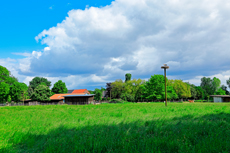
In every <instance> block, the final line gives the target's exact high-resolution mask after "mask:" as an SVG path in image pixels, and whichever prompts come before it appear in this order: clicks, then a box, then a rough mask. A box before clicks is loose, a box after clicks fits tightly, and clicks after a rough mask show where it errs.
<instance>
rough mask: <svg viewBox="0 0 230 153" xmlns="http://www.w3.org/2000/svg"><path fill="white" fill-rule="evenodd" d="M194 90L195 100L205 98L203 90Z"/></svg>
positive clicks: (198, 88)
mask: <svg viewBox="0 0 230 153" xmlns="http://www.w3.org/2000/svg"><path fill="white" fill-rule="evenodd" d="M195 89H196V93H197V99H204V97H205V94H204V90H203V89H202V88H201V87H200V86H198V87H195Z"/></svg>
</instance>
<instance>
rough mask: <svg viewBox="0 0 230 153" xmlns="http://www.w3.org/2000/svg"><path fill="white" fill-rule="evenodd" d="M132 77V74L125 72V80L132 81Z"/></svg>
mask: <svg viewBox="0 0 230 153" xmlns="http://www.w3.org/2000/svg"><path fill="white" fill-rule="evenodd" d="M131 77H132V74H130V73H126V74H125V82H127V81H130V80H131Z"/></svg>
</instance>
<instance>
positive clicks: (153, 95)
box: [143, 75, 165, 100]
mask: <svg viewBox="0 0 230 153" xmlns="http://www.w3.org/2000/svg"><path fill="white" fill-rule="evenodd" d="M164 85H165V78H164V76H163V75H154V76H151V78H150V79H149V81H147V82H146V84H145V86H144V92H143V97H144V98H146V99H149V100H152V99H158V100H163V99H164Z"/></svg>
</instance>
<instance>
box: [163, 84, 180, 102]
mask: <svg viewBox="0 0 230 153" xmlns="http://www.w3.org/2000/svg"><path fill="white" fill-rule="evenodd" d="M163 95H164V96H163V98H164V99H165V89H164V91H163ZM167 99H168V100H172V99H178V95H177V94H176V92H175V90H174V89H173V87H172V86H167Z"/></svg>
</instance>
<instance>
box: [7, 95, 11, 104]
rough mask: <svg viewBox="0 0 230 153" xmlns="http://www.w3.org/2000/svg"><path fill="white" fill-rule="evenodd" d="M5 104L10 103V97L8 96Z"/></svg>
mask: <svg viewBox="0 0 230 153" xmlns="http://www.w3.org/2000/svg"><path fill="white" fill-rule="evenodd" d="M7 102H8V103H11V97H10V95H8V98H7Z"/></svg>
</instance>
